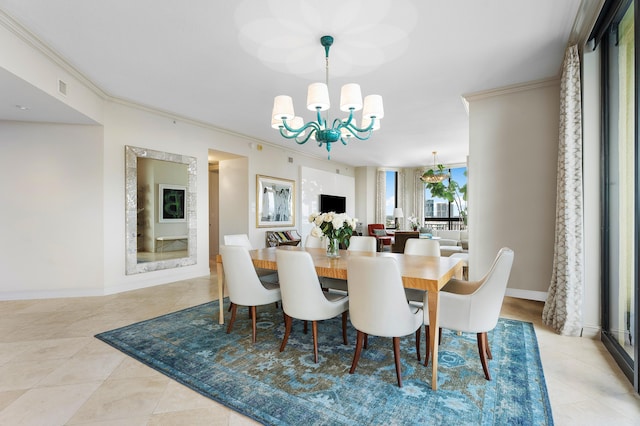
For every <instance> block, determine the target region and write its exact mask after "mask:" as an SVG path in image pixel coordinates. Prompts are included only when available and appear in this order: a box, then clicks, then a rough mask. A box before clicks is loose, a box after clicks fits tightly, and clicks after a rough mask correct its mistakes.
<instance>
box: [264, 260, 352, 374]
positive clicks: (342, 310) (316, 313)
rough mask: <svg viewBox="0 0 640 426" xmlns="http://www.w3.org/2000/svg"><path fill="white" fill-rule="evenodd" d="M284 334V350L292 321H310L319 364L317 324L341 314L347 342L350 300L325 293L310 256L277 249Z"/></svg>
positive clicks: (281, 349)
mask: <svg viewBox="0 0 640 426" xmlns="http://www.w3.org/2000/svg"><path fill="white" fill-rule="evenodd" d="M276 261H277V263H278V275H279V277H280V291H281V292H282V310H283V311H284V317H285V332H284V337H283V338H282V344H281V345H280V352H282V351H284V348H285V346H286V345H287V340H288V339H289V334H291V325H292V319H293V318H296V319H301V320H305V321H311V330H312V334H313V355H314V361H315V362H316V363H317V362H318V321H322V320H327V319H331V318H333V317H336V316H338V315H341V314H342V340H343V342H344V344H345V345H347V344H348V342H347V311H348V310H349V298H348V296H346V295H344V294H337V293H330V292H325V291H322V288H321V287H320V282H319V281H318V275H317V273H316V269H315V266H314V265H313V260H312V258H311V255H310V254H309V253H308V252H306V251H294V250H291V251H290V250H276Z"/></svg>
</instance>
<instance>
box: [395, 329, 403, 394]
mask: <svg viewBox="0 0 640 426" xmlns="http://www.w3.org/2000/svg"><path fill="white" fill-rule="evenodd" d="M393 358H394V359H395V360H396V376H398V386H399V387H402V368H401V366H400V338H399V337H394V338H393Z"/></svg>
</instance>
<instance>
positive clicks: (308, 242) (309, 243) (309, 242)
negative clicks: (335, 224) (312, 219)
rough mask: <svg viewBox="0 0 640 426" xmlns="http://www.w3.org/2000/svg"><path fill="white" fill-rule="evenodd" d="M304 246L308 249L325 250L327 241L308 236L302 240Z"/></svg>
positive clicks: (323, 238)
mask: <svg viewBox="0 0 640 426" xmlns="http://www.w3.org/2000/svg"><path fill="white" fill-rule="evenodd" d="M304 246H305V247H309V248H326V247H327V239H326V238H325V237H316V236H313V235H311V234H309V235H307V238H306V239H305V240H304Z"/></svg>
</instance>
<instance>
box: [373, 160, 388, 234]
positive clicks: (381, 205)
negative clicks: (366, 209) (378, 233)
mask: <svg viewBox="0 0 640 426" xmlns="http://www.w3.org/2000/svg"><path fill="white" fill-rule="evenodd" d="M376 177H377V179H376V221H375V223H386V220H385V216H386V213H385V206H386V200H385V188H386V187H387V174H386V173H385V171H384V170H378V172H377V176H376Z"/></svg>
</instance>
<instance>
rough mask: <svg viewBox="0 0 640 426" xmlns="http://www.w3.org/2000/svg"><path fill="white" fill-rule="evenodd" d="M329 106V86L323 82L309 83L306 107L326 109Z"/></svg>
mask: <svg viewBox="0 0 640 426" xmlns="http://www.w3.org/2000/svg"><path fill="white" fill-rule="evenodd" d="M330 106H331V103H330V102H329V88H328V87H327V85H326V84H324V83H311V84H310V85H309V89H308V90H307V109H309V110H310V111H315V110H316V109H317V108H320V111H326V110H328V109H329V107H330Z"/></svg>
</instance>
